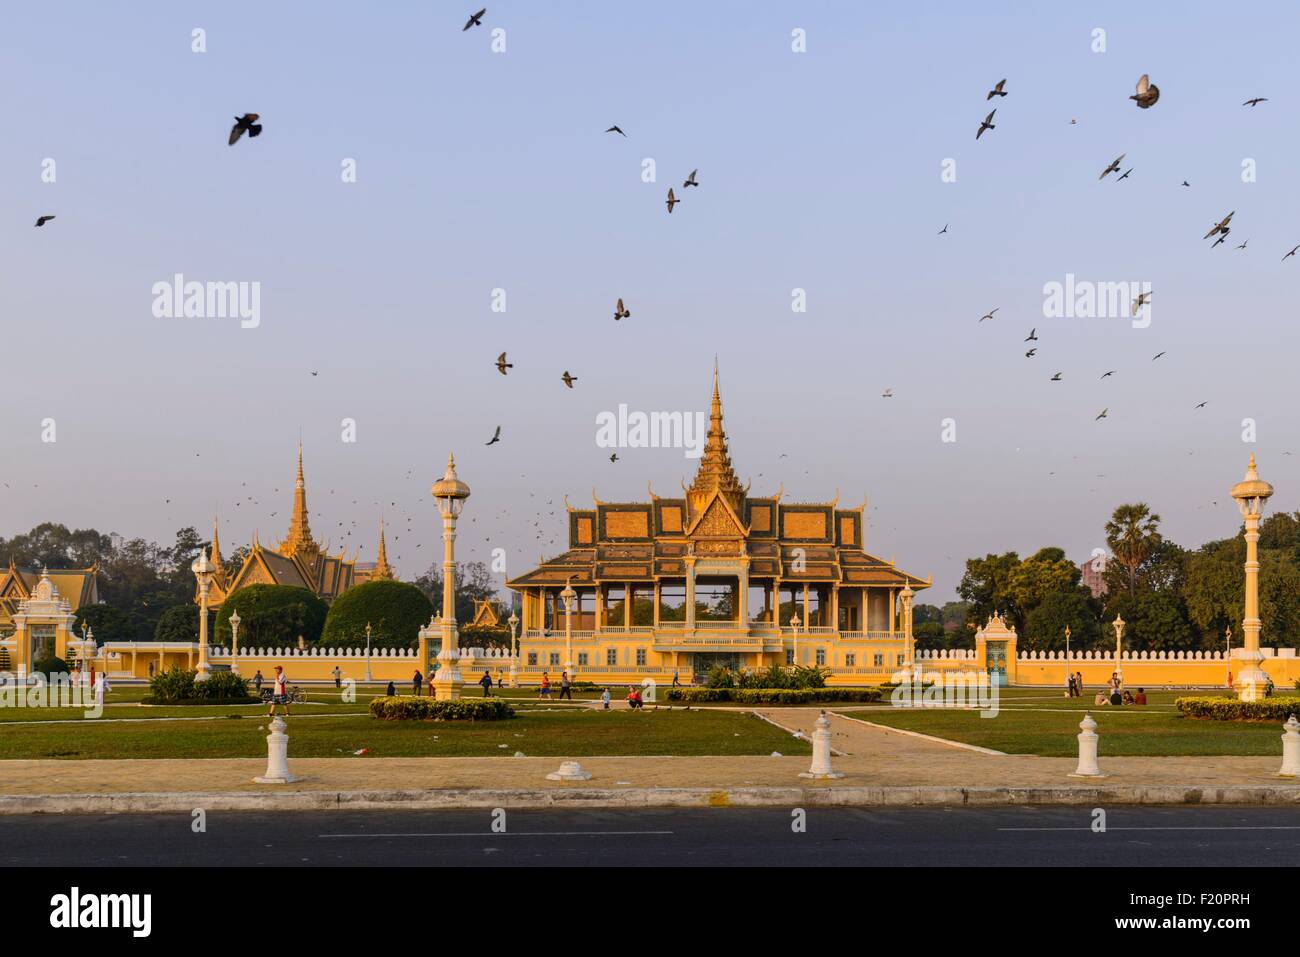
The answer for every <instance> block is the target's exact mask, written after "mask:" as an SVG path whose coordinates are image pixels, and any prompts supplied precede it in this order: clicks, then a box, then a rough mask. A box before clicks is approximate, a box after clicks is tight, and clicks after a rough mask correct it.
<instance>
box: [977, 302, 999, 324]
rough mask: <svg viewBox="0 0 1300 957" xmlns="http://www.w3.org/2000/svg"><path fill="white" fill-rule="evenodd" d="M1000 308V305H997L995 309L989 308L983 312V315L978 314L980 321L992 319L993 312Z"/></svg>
mask: <svg viewBox="0 0 1300 957" xmlns="http://www.w3.org/2000/svg"><path fill="white" fill-rule="evenodd" d="M1001 308H1002V307H1001V306H998V307H997V308H996V309H990V310H989V311H988V312H986V313H984V315H982V316H980V322H983V321H984V320H985V319H992V318H993V313H995V312H997V311H998V309H1001Z"/></svg>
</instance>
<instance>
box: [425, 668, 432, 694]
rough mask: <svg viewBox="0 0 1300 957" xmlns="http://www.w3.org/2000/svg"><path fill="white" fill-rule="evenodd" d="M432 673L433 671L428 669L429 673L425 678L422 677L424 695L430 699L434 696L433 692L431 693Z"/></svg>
mask: <svg viewBox="0 0 1300 957" xmlns="http://www.w3.org/2000/svg"><path fill="white" fill-rule="evenodd" d="M433 671H434V669H432V668H430V669H429V673H428V674H427V675H425V677H424V693H425V694H427V695H428V696H429V697H430V698H432V697H433V695H434V691H433Z"/></svg>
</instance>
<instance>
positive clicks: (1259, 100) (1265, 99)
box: [1241, 96, 1268, 106]
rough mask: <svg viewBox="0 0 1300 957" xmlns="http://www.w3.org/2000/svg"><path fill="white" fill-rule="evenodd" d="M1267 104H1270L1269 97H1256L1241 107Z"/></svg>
mask: <svg viewBox="0 0 1300 957" xmlns="http://www.w3.org/2000/svg"><path fill="white" fill-rule="evenodd" d="M1267 102H1268V97H1266V96H1254V97H1251V98H1250V99H1249V100H1247V101H1246V102H1245V103H1243V104H1241V105H1242V106H1259V104H1261V103H1267Z"/></svg>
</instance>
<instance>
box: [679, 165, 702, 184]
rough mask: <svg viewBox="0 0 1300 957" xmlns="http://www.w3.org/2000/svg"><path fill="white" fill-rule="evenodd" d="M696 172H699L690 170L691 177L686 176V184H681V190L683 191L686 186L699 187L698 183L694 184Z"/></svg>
mask: <svg viewBox="0 0 1300 957" xmlns="http://www.w3.org/2000/svg"><path fill="white" fill-rule="evenodd" d="M698 172H699V170H697V169H693V170H691V175H690V176H688V177H686V182H684V183H682V189H685V188H686V187H687V186H699V185H700V184H699V183H697V182H695V174H696V173H698Z"/></svg>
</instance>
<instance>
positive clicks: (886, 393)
mask: <svg viewBox="0 0 1300 957" xmlns="http://www.w3.org/2000/svg"><path fill="white" fill-rule="evenodd" d="M880 397H881V398H882V399H892V398H893V397H894V390H893V389H886V390H885V391H884V392H882V393H880Z"/></svg>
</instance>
